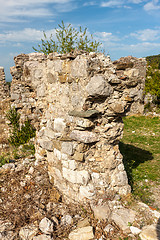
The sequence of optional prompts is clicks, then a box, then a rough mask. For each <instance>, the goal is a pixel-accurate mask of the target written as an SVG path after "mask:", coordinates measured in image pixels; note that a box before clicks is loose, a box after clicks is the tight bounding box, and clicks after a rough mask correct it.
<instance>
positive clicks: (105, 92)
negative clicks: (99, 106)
mask: <svg viewBox="0 0 160 240" xmlns="http://www.w3.org/2000/svg"><path fill="white" fill-rule="evenodd" d="M86 91H87V93H88V95H89V96H92V97H98V96H102V97H108V96H110V94H111V93H112V91H113V90H112V88H111V86H110V85H109V84H108V83H107V81H106V80H105V79H104V77H103V76H101V75H96V76H94V77H92V78H91V80H90V82H89V83H88V84H87V86H86Z"/></svg>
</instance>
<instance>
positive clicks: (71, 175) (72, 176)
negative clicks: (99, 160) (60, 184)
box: [62, 168, 90, 185]
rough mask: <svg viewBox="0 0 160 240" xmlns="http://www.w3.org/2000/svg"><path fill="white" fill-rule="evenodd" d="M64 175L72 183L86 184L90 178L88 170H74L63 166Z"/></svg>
mask: <svg viewBox="0 0 160 240" xmlns="http://www.w3.org/2000/svg"><path fill="white" fill-rule="evenodd" d="M62 171H63V177H64V178H65V179H66V180H68V181H69V182H71V183H77V184H83V185H86V184H87V183H88V181H89V179H90V175H89V173H88V172H87V171H85V170H82V171H73V170H70V169H67V168H63V169H62Z"/></svg>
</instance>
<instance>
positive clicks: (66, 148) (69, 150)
mask: <svg viewBox="0 0 160 240" xmlns="http://www.w3.org/2000/svg"><path fill="white" fill-rule="evenodd" d="M61 151H62V152H63V153H66V154H68V155H73V153H74V151H73V143H72V142H63V143H62V146H61Z"/></svg>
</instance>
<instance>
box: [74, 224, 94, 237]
mask: <svg viewBox="0 0 160 240" xmlns="http://www.w3.org/2000/svg"><path fill="white" fill-rule="evenodd" d="M92 238H94V234H93V227H90V226H88V227H83V228H78V229H75V230H74V231H72V232H71V233H70V234H69V239H70V240H89V239H92Z"/></svg>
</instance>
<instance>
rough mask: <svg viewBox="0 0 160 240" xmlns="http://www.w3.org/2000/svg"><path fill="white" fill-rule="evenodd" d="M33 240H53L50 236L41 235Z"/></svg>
mask: <svg viewBox="0 0 160 240" xmlns="http://www.w3.org/2000/svg"><path fill="white" fill-rule="evenodd" d="M33 240H52V238H51V236H49V235H46V234H41V235H38V236H35V237H33Z"/></svg>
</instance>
